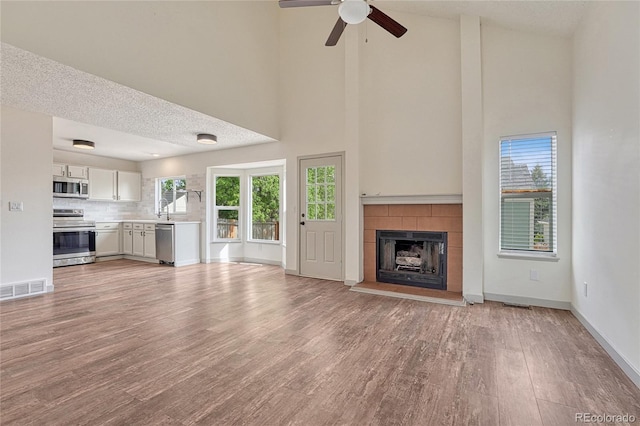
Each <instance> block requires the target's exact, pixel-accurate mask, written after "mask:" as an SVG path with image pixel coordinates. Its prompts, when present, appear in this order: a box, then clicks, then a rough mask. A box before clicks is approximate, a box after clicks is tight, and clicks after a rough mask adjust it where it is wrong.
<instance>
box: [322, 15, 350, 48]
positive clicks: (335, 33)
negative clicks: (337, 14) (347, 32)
mask: <svg viewBox="0 0 640 426" xmlns="http://www.w3.org/2000/svg"><path fill="white" fill-rule="evenodd" d="M346 26H347V23H346V22H344V21H343V20H342V18H338V21H337V22H336V25H334V27H333V29H332V30H331V34H329V38H328V39H327V42H326V43H325V44H324V45H325V46H335V45H336V44H338V40H340V36H341V35H342V32H343V31H344V29H345V27H346Z"/></svg>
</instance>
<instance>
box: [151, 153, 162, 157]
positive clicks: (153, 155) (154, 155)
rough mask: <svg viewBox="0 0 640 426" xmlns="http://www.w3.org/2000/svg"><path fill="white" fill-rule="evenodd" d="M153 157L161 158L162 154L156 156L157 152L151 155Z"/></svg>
mask: <svg viewBox="0 0 640 426" xmlns="http://www.w3.org/2000/svg"><path fill="white" fill-rule="evenodd" d="M151 156H152V157H160V154H156V153H155V152H154V153H153V154H151Z"/></svg>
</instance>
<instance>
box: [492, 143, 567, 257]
mask: <svg viewBox="0 0 640 426" xmlns="http://www.w3.org/2000/svg"><path fill="white" fill-rule="evenodd" d="M543 138H549V139H551V165H552V176H550V179H551V196H550V198H551V206H552V211H551V217H550V219H549V221H550V222H551V224H552V227H551V242H552V250H550V251H538V250H511V249H503V248H502V201H503V198H504V195H503V194H502V178H501V176H502V143H503V142H505V141H509V140H522V139H543ZM557 144H558V134H557V132H555V131H549V132H541V133H528V134H519V135H509V136H501V137H500V139H499V140H498V252H497V256H498V257H499V258H503V259H521V260H538V261H552V262H557V261H558V260H560V258H559V257H558V212H557V210H558V145H557ZM506 198H508V199H518V198H525V196H523V195H514V196H508V197H506Z"/></svg>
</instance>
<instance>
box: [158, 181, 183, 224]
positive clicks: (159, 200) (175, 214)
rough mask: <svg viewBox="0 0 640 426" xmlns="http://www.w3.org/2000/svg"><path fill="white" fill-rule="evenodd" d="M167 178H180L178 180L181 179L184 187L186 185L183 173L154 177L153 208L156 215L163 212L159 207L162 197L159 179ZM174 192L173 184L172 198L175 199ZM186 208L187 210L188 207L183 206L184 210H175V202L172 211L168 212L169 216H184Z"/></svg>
mask: <svg viewBox="0 0 640 426" xmlns="http://www.w3.org/2000/svg"><path fill="white" fill-rule="evenodd" d="M167 179H172V180H176V179H180V180H183V181H184V183H185V187H186V186H187V177H186V176H185V175H182V176H161V177H157V178H156V182H155V206H154V208H153V210H154V214H155V215H156V216H158V215H162V214H163V212H162V208H161V207H160V202H161V200H162V198H163V197H162V190H161V189H160V181H162V180H167ZM175 194H176V188H175V186H174V188H173V199H174V200H176V196H175ZM187 210H188V207H187V206H185V210H184V211H183V212H176V211H175V204H174V206H173V211H172V212H169V215H171V216H186V215H187ZM164 213H166V212H164Z"/></svg>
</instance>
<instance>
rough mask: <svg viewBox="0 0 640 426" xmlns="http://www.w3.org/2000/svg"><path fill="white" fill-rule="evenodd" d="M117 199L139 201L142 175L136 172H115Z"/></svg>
mask: <svg viewBox="0 0 640 426" xmlns="http://www.w3.org/2000/svg"><path fill="white" fill-rule="evenodd" d="M117 182H118V183H117V189H118V194H117V195H118V200H120V201H140V199H141V197H140V195H141V192H142V175H141V174H140V173H136V172H117Z"/></svg>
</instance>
